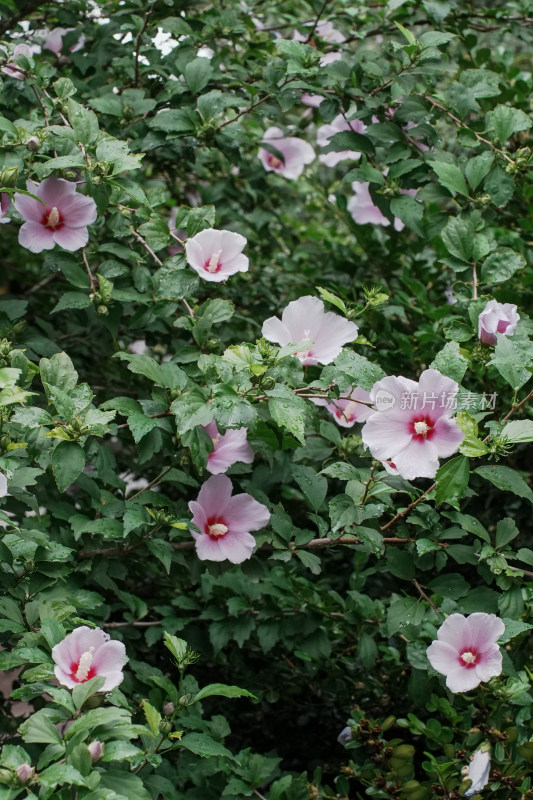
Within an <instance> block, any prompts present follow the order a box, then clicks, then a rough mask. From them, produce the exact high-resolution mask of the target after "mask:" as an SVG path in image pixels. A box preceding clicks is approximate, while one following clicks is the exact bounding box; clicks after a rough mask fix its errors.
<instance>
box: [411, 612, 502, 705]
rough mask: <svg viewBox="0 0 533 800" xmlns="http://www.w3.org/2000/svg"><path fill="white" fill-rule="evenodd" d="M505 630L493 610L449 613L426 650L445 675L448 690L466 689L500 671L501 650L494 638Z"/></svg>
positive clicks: (467, 690) (464, 690)
mask: <svg viewBox="0 0 533 800" xmlns="http://www.w3.org/2000/svg"><path fill="white" fill-rule="evenodd" d="M504 631H505V625H504V623H503V622H502V620H501V619H499V617H497V616H496V615H495V614H485V613H483V612H478V613H475V614H470V615H469V616H468V617H464V616H463V615H462V614H451V615H450V616H449V617H448V618H447V619H446V620H445V621H444V622H443V624H442V625H441V626H440V628H439V630H438V633H437V640H436V641H434V642H432V644H430V646H429V647H428V649H427V651H426V653H427V657H428V659H429V663H430V664H431V666H432V667H433V669H435V670H436V671H437V672H440V673H441V675H446V686H447V687H448V689H449V690H450V691H451V692H454V693H456V692H469V691H470V690H471V689H475V688H476V686H479V684H480V683H481V682H482V681H488V680H490V679H491V678H493V677H495V676H496V675H499V674H500V673H501V671H502V654H501V651H500V648H499V647H498V645H497V641H498V639H499V638H500V637H501V636H502V635H503V633H504Z"/></svg>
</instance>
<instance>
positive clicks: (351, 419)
mask: <svg viewBox="0 0 533 800" xmlns="http://www.w3.org/2000/svg"><path fill="white" fill-rule="evenodd" d="M310 399H311V402H312V403H314V404H315V406H323V407H324V408H327V410H328V411H329V413H330V414H331V415H332V417H333V418H334V420H335V422H336V423H337V424H338V425H341V426H342V427H343V428H352V427H353V426H354V425H355V423H356V422H364V421H365V420H366V419H367V418H368V417H369V416H370V414H372V413H373V409H372V408H370V407H369V406H367V405H364V403H360V402H358V401H359V400H363V401H364V402H366V403H368V402H369V401H370V392H365V390H364V389H361V388H360V387H359V386H356V387H355V389H351V390H350V391H349V392H345V393H344V394H341V395H340V397H339V398H338V400H328V399H327V398H320V397H311V398H310Z"/></svg>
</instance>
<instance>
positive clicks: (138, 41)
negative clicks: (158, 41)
mask: <svg viewBox="0 0 533 800" xmlns="http://www.w3.org/2000/svg"><path fill="white" fill-rule="evenodd" d="M153 10H154V4H153V2H152V4H151V5H150V7H149V8H148V9H147V10H146V14H145V15H144V22H143V25H142V28H141V30H140V31H139V33H138V34H137V39H136V42H135V77H134V79H133V85H134V86H138V85H139V56H140V54H141V42H142V37H143V34H144V32H145V30H146V28H147V27H148V20H149V19H150V17H151V15H152V12H153Z"/></svg>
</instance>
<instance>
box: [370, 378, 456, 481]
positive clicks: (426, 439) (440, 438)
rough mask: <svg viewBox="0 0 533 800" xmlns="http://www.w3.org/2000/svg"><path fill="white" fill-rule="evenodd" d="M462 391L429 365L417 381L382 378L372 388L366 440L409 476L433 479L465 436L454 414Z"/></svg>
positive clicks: (376, 452) (381, 457)
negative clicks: (442, 459)
mask: <svg viewBox="0 0 533 800" xmlns="http://www.w3.org/2000/svg"><path fill="white" fill-rule="evenodd" d="M458 389H459V387H458V385H457V383H456V382H455V381H454V380H452V379H451V378H447V377H445V376H444V375H441V374H440V372H437V370H435V369H426V370H425V371H424V372H423V373H422V375H421V376H420V380H419V381H418V383H417V382H416V381H412V380H409V379H408V378H403V377H399V376H396V375H391V376H389V377H387V378H383V379H382V380H380V381H378V382H377V383H375V384H374V386H373V387H372V391H371V392H370V399H371V401H372V403H373V404H374V406H375V408H376V409H377V410H376V411H375V412H373V413H372V414H370V416H369V417H368V419H367V420H366V422H365V424H364V427H363V430H362V434H361V435H362V437H363V442H364V444H365V445H366V447H368V449H369V450H370V452H371V453H372V455H373V456H374V458H377V459H378V460H379V461H387V462H389V463H391V465H392V464H393V465H394V469H396V470H397V471H398V474H399V475H401V476H402V478H405V479H406V480H413V479H414V478H434V477H435V475H436V473H437V469H438V468H439V458H446V457H447V456H451V455H452V454H453V453H455V452H456V451H457V449H458V448H459V445H460V444H461V442H462V441H463V439H464V434H463V432H462V430H461V429H460V428H459V426H458V425H457V423H456V422H455V420H453V419H452V418H451V416H450V413H451V411H452V409H453V408H454V407H455V402H456V396H457V391H458Z"/></svg>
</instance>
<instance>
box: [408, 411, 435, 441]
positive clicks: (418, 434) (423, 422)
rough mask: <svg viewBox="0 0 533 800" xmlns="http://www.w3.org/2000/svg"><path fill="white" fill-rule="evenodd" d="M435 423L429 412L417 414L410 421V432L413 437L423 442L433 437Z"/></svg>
mask: <svg viewBox="0 0 533 800" xmlns="http://www.w3.org/2000/svg"><path fill="white" fill-rule="evenodd" d="M434 427H435V423H434V421H433V420H432V419H431V417H429V416H428V415H427V414H423V413H421V414H417V416H416V417H413V418H412V419H411V420H410V422H409V428H410V430H409V432H410V433H412V435H413V439H417V440H418V441H419V442H423V441H424V440H425V439H431V437H432V436H433V434H434V432H435V431H434Z"/></svg>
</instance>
